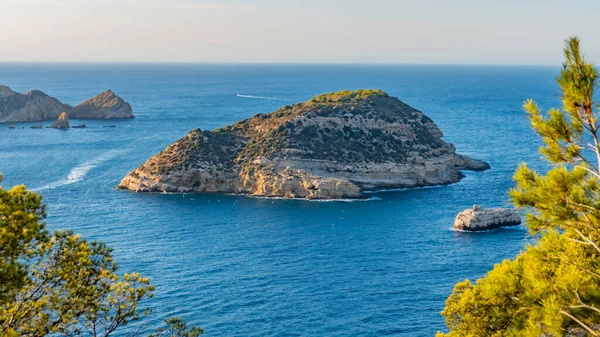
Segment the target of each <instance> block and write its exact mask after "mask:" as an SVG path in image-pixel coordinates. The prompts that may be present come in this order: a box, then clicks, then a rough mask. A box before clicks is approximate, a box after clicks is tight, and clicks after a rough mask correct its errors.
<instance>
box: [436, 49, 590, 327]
mask: <svg viewBox="0 0 600 337" xmlns="http://www.w3.org/2000/svg"><path fill="white" fill-rule="evenodd" d="M565 57H566V61H565V63H564V65H563V69H562V72H561V74H560V76H559V78H558V83H559V85H560V87H561V89H562V92H563V95H562V100H563V105H564V106H563V108H562V109H552V110H550V111H549V112H548V113H547V114H543V113H542V112H541V110H540V108H539V107H538V106H537V105H536V104H535V103H534V102H533V101H531V100H528V101H527V102H526V103H525V105H524V108H525V110H526V111H527V112H528V113H529V116H530V120H531V124H532V127H533V129H534V130H535V131H536V132H537V133H538V134H539V135H540V137H541V138H542V140H543V142H544V146H543V147H542V148H541V152H542V154H543V155H544V156H545V158H546V159H547V160H548V161H549V162H550V163H551V164H553V168H552V169H550V170H549V171H548V172H547V173H546V174H545V175H543V174H540V173H538V172H536V171H534V170H532V169H531V168H529V167H528V166H527V165H525V164H523V165H521V166H520V167H519V169H518V170H517V172H516V173H515V181H516V188H514V189H512V190H511V191H510V196H511V197H512V199H513V202H514V203H515V205H516V206H517V207H522V208H526V209H527V210H528V213H527V227H528V229H529V231H530V233H531V234H532V235H534V236H535V237H536V238H537V243H536V244H535V245H533V246H528V247H527V248H526V249H525V250H524V251H523V252H522V253H521V254H519V256H517V257H516V259H514V260H512V261H509V260H506V261H503V262H502V263H501V264H498V265H496V266H495V267H494V269H493V270H492V271H490V272H489V273H488V274H487V275H486V276H485V277H484V278H481V279H479V280H477V282H476V284H472V283H471V282H470V281H468V280H466V281H465V282H461V283H458V284H457V285H456V286H455V288H454V292H453V293H452V295H451V296H450V297H449V298H448V300H447V301H446V308H445V309H444V311H443V312H442V315H443V316H445V317H446V324H447V326H448V327H449V328H450V332H449V333H447V334H443V333H438V336H448V337H454V336H473V337H475V336H477V337H486V336H531V337H534V336H535V337H539V336H566V335H567V334H573V333H575V332H576V333H578V334H579V333H580V335H583V334H587V335H591V336H600V185H599V183H598V179H599V178H600V172H599V170H598V168H599V163H600V144H599V140H598V121H597V114H598V111H594V109H593V107H594V103H593V96H594V90H595V89H596V85H597V81H598V73H597V71H596V70H595V68H594V66H593V65H592V64H591V63H588V62H587V61H585V59H584V58H583V56H582V55H581V53H580V49H579V40H578V39H577V38H571V39H569V40H568V41H567V43H566V47H565Z"/></svg>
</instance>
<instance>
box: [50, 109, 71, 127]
mask: <svg viewBox="0 0 600 337" xmlns="http://www.w3.org/2000/svg"><path fill="white" fill-rule="evenodd" d="M50 127H51V128H55V129H68V128H69V116H67V113H66V112H63V113H61V114H60V116H58V119H57V120H56V122H54V123H52V125H51V126H50Z"/></svg>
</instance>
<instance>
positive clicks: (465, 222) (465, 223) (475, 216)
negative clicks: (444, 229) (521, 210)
mask: <svg viewBox="0 0 600 337" xmlns="http://www.w3.org/2000/svg"><path fill="white" fill-rule="evenodd" d="M519 224H521V217H520V216H519V214H518V213H517V212H515V211H514V210H511V209H508V208H490V209H483V208H481V207H480V206H477V205H475V206H473V208H471V209H467V210H464V211H462V212H460V213H458V215H457V216H456V219H455V220H454V229H457V230H462V231H473V232H477V231H486V230H490V229H495V228H500V227H505V226H517V225H519Z"/></svg>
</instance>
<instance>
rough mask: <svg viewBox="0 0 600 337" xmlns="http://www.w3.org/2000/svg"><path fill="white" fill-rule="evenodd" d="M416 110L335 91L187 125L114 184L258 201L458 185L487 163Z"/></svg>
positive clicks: (378, 96) (370, 94)
mask: <svg viewBox="0 0 600 337" xmlns="http://www.w3.org/2000/svg"><path fill="white" fill-rule="evenodd" d="M441 137H442V132H441V130H440V129H439V128H438V127H437V126H436V124H435V123H434V122H433V121H432V120H431V119H430V118H429V117H427V116H426V115H424V114H423V113H422V112H421V111H418V110H416V109H414V108H412V107H411V106H409V105H407V104H405V103H404V102H402V101H401V100H399V99H398V98H395V97H391V96H389V95H388V94H387V93H385V92H383V91H380V90H358V91H342V92H336V93H330V94H324V95H319V96H316V97H314V98H312V99H311V100H309V101H307V102H303V103H298V104H294V105H291V106H285V107H282V108H281V109H279V110H277V111H275V112H272V113H269V114H258V115H256V116H254V117H252V118H249V119H245V120H242V121H240V122H237V123H235V124H233V125H231V126H226V127H223V128H220V129H217V130H214V131H202V130H200V129H194V130H192V131H191V132H190V133H189V134H188V135H186V136H185V137H183V138H182V139H180V140H178V141H177V142H175V143H173V144H172V145H170V146H168V147H167V148H166V149H165V150H163V151H161V152H160V153H158V154H157V155H155V156H153V157H152V158H150V159H148V160H147V161H146V162H145V163H144V164H142V165H141V166H140V167H138V168H137V169H135V170H134V171H132V172H130V173H129V174H128V175H127V176H126V177H124V178H123V180H122V181H121V182H120V184H119V185H118V186H117V188H118V189H127V190H132V191H137V192H176V193H188V192H198V193H233V194H247V195H253V196H262V197H284V198H307V199H342V198H364V197H365V195H364V194H363V192H366V191H373V190H381V189H390V188H411V187H420V186H432V185H444V184H451V183H454V182H457V181H459V180H460V179H461V178H462V177H463V175H462V173H461V172H460V171H461V170H473V171H482V170H486V169H489V168H490V166H489V165H488V164H487V163H485V162H482V161H479V160H476V159H472V158H468V157H466V156H463V155H460V154H457V153H456V150H455V147H454V146H453V145H452V144H450V143H447V142H445V141H444V140H442V138H441Z"/></svg>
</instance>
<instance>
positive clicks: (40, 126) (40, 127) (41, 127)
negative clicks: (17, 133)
mask: <svg viewBox="0 0 600 337" xmlns="http://www.w3.org/2000/svg"><path fill="white" fill-rule="evenodd" d="M31 128H32V129H43V128H44V127H43V126H42V124H35V125H32V126H31Z"/></svg>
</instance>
